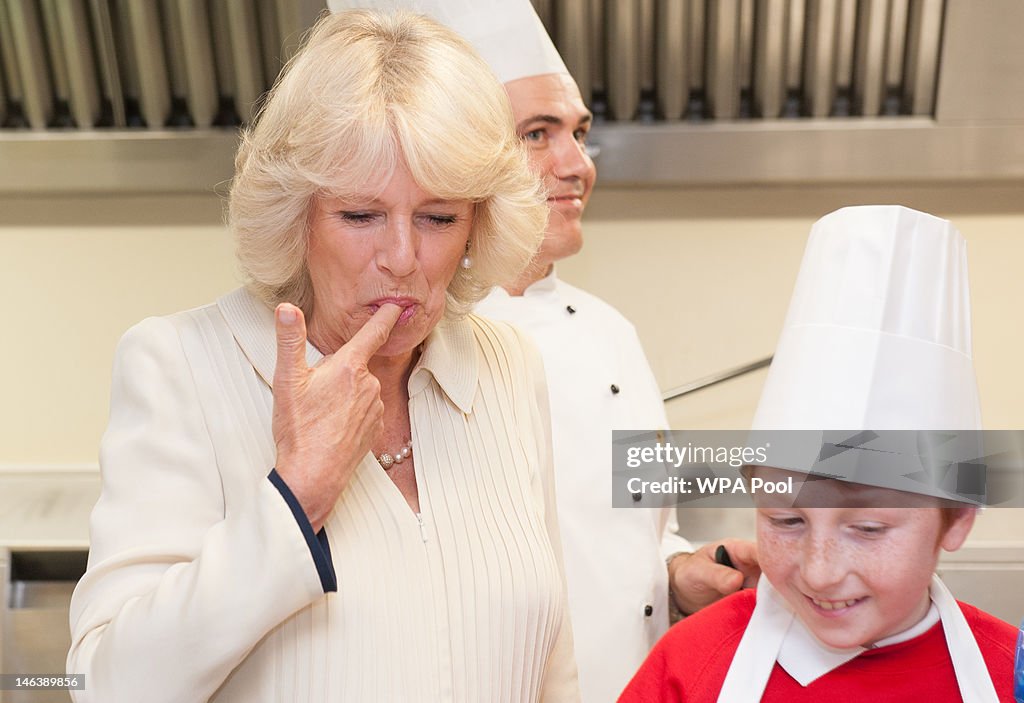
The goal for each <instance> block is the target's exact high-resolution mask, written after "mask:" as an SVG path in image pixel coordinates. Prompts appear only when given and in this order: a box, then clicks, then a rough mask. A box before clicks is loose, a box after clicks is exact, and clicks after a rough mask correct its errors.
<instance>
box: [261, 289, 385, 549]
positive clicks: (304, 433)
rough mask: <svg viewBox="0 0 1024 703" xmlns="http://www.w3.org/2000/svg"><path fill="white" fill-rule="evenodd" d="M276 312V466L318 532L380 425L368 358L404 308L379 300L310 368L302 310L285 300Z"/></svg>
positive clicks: (381, 408) (377, 390) (376, 390)
mask: <svg viewBox="0 0 1024 703" xmlns="http://www.w3.org/2000/svg"><path fill="white" fill-rule="evenodd" d="M274 314H275V318H276V322H277V366H276V367H275V369H274V421H273V432H274V444H275V445H276V446H277V464H276V468H277V473H278V474H279V475H280V476H281V479H282V480H284V482H285V483H286V484H287V485H288V488H289V489H291V491H292V493H294V494H295V497H296V498H297V499H298V501H299V504H300V505H301V506H302V509H303V511H304V512H305V513H306V517H307V518H309V522H310V523H311V524H312V525H313V530H314V531H319V529H320V527H321V526H322V525H323V523H324V520H326V519H327V515H328V514H329V513H330V511H331V509H332V508H333V507H334V504H335V502H337V500H338V496H340V495H341V492H342V491H343V490H344V488H345V486H347V485H348V482H349V480H350V479H351V477H352V474H353V472H354V471H355V469H356V467H357V466H358V465H359V462H360V461H362V459H363V457H364V456H366V452H368V451H370V447H371V445H372V444H373V442H374V440H376V438H377V437H378V436H380V434H381V431H382V430H383V424H384V404H383V403H382V402H381V399H380V383H379V382H378V381H377V378H376V377H375V376H374V375H373V374H371V373H370V370H369V368H368V367H367V364H368V362H369V361H370V358H371V357H372V356H373V355H374V354H376V353H377V350H378V349H380V348H381V346H383V345H384V343H385V342H386V341H387V340H388V335H390V334H391V329H392V328H393V327H394V326H395V323H397V322H398V317H399V316H400V315H401V314H402V308H400V307H399V306H397V305H392V304H390V303H388V304H384V305H381V306H380V308H379V309H378V310H377V312H375V313H374V314H373V317H371V318H370V319H369V320H367V322H366V324H365V325H363V326H362V327H361V328H360V329H359V331H358V332H356V333H355V334H354V335H353V336H352V339H350V340H349V341H348V342H347V343H346V344H345V345H344V346H342V347H341V348H340V349H338V351H337V352H335V353H334V354H331V355H330V356H327V357H324V359H323V360H322V361H321V362H320V363H319V364H317V365H316V366H315V367H313V368H309V367H308V366H307V365H306V322H305V319H304V318H303V316H302V311H301V310H299V308H297V307H295V306H294V305H290V304H288V303H281V304H280V305H278V306H277V310H276V311H275V313H274Z"/></svg>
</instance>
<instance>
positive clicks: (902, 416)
mask: <svg viewBox="0 0 1024 703" xmlns="http://www.w3.org/2000/svg"><path fill="white" fill-rule="evenodd" d="M753 429H754V430H755V431H760V430H819V431H821V430H842V431H877V430H917V431H922V430H932V431H957V432H959V433H961V434H965V433H964V431H969V432H967V433H966V434H968V435H971V433H972V432H973V431H976V430H980V429H981V413H980V407H979V401H978V390H977V384H976V381H975V375H974V366H973V361H972V357H971V313H970V294H969V291H968V280H967V245H966V242H965V241H964V239H963V237H962V236H961V235H960V233H959V232H958V231H957V230H956V229H955V228H954V227H953V225H952V224H951V223H949V222H947V221H946V220H942V219H940V218H938V217H934V216H932V215H928V214H925V213H922V212H917V211H915V210H911V209H909V208H905V207H900V206H865V207H848V208H843V209H841V210H837V211H836V212H833V213H831V214H829V215H826V216H825V217H823V218H822V219H820V220H819V221H818V222H817V223H815V225H814V226H813V228H812V229H811V235H810V238H809V240H808V242H807V249H806V251H805V253H804V258H803V262H802V264H801V266H800V273H799V275H798V276H797V281H796V287H795V289H794V291H793V297H792V299H791V301H790V304H789V311H788V313H787V315H786V321H785V325H784V327H783V331H782V335H781V337H780V339H779V344H778V347H777V349H776V352H775V358H774V360H773V361H772V365H771V368H770V370H769V372H768V378H767V380H766V381H765V386H764V390H763V391H762V395H761V401H760V403H759V405H758V408H757V412H756V414H755V416H754V423H753ZM908 434H909V433H908ZM975 434H976V433H975ZM835 436H836V435H832V437H835ZM863 439H864V438H863V437H861V438H860V439H858V440H857V441H855V442H853V443H854V444H856V443H857V442H860V441H862V440H863ZM972 441H973V440H972ZM917 442H918V444H920V442H921V440H920V438H918V439H917ZM919 453H920V452H919ZM974 456H975V457H977V456H980V454H974ZM820 457H821V453H820V452H819V458H820ZM846 458H849V457H844V459H846ZM882 458H884V457H882V456H881V455H879V454H878V453H876V454H875V455H873V456H871V455H862V456H861V458H860V460H859V461H860V464H861V465H860V467H859V468H856V469H854V470H853V472H854V473H856V474H857V475H844V473H845V472H844V471H840V472H839V475H837V477H839V478H844V479H845V480H850V481H856V482H858V483H867V484H870V485H880V486H885V487H890V488H897V489H899V490H909V491H913V492H917V493H926V494H932V495H945V496H946V497H955V495H950V494H951V493H952V494H955V493H957V491H956V490H955V487H954V489H950V488H949V486H947V487H946V488H947V490H945V491H934V490H931V489H924V488H922V486H921V485H920V484H919V483H915V482H916V481H918V479H919V478H920V477H916V478H915V477H911V478H910V479H907V480H904V479H906V477H905V476H902V475H900V476H893V477H887V476H886V475H885V474H884V469H885V466H886V462H885V461H880V459H882ZM774 465H776V466H778V464H774ZM836 465H838V464H836ZM879 467H881V473H879V471H880V468H879ZM780 468H796V469H801V468H805V467H799V466H792V467H787V466H780ZM896 473H898V474H903V473H905V472H903V471H897V472H896ZM953 478H954V479H955V477H953ZM969 492H970V493H972V494H975V493H974V491H969Z"/></svg>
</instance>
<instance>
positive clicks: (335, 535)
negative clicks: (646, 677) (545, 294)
mask: <svg viewBox="0 0 1024 703" xmlns="http://www.w3.org/2000/svg"><path fill="white" fill-rule="evenodd" d="M275 347H276V344H275V335H274V322H273V314H272V311H271V310H269V309H268V308H267V307H266V306H265V305H263V304H261V303H260V302H258V301H257V300H256V299H254V298H253V297H252V296H250V295H249V294H248V293H246V292H245V291H244V290H239V291H236V292H234V293H232V294H229V295H227V296H225V297H224V298H222V299H221V300H219V301H218V302H217V303H216V304H214V305H209V306H206V307H202V308H198V309H196V310H192V311H189V312H184V313H179V314H177V315H173V316H170V317H166V318H152V319H149V320H146V321H144V322H142V323H140V324H139V325H137V326H136V327H134V328H133V329H132V330H130V331H129V332H128V333H127V334H126V335H125V336H124V338H123V339H122V341H121V343H120V345H119V347H118V351H117V357H116V361H115V368H114V380H113V388H112V398H111V414H110V424H109V426H108V428H107V432H106V434H105V435H104V437H103V442H102V445H101V451H100V464H101V469H102V476H103V490H102V494H101V496H100V499H99V502H98V503H97V505H96V508H95V510H94V512H93V515H92V520H91V551H90V554H89V568H88V571H87V573H86V574H85V576H84V577H83V578H82V580H81V582H80V583H79V585H78V587H77V589H76V590H75V594H74V598H73V600H72V606H71V633H72V646H71V651H70V654H69V656H68V670H69V671H71V672H75V673H82V674H85V677H86V690H84V691H81V692H78V693H77V696H76V699H75V700H77V701H91V702H96V703H119V702H121V701H124V702H130V703H140V702H142V701H145V702H147V703H150V702H158V701H174V702H180V703H184V702H186V701H207V700H211V701H217V702H218V703H225V702H227V701H238V702H241V701H245V702H246V703H255V702H259V701H267V702H269V701H281V702H287V703H298V702H300V701H311V702H312V701H316V702H318V703H320V702H323V701H353V702H362V701H366V702H373V703H377V702H380V701H466V702H467V703H478V702H480V701H488V702H492V701H493V702H497V701H509V702H511V701H538V700H540V701H557V702H561V701H575V700H578V697H579V693H578V688H577V682H576V669H575V663H574V660H573V649H572V636H571V630H570V628H569V625H568V615H567V613H568V610H567V608H566V606H565V602H564V581H563V577H562V569H561V555H560V548H559V544H558V528H557V522H556V519H555V514H554V513H555V511H554V494H553V490H554V489H553V481H552V476H551V448H550V429H549V419H548V410H547V392H546V389H545V386H544V380H543V379H544V377H543V370H542V368H541V366H540V361H539V357H538V356H537V355H536V352H535V351H533V350H532V347H530V346H529V344H528V343H527V344H524V342H523V340H522V339H521V338H520V336H519V335H518V333H516V332H514V331H513V330H512V329H511V328H509V327H507V326H504V325H500V324H495V323H490V322H487V321H484V320H482V319H480V318H476V317H473V316H469V317H468V318H466V319H464V320H462V321H458V322H444V323H442V324H440V325H439V326H438V327H437V328H436V329H435V330H434V331H433V332H432V333H431V335H430V337H428V339H427V341H426V343H425V347H424V352H423V354H422V355H421V358H420V361H419V362H418V364H417V367H416V368H415V369H414V371H413V373H412V375H411V377H410V380H409V393H410V400H409V414H410V421H411V424H412V436H413V442H414V448H413V451H414V456H415V457H416V472H417V484H418V487H419V500H420V506H421V513H420V515H415V514H414V513H413V512H412V511H411V510H410V508H409V505H408V503H406V501H405V500H404V498H403V497H402V495H401V493H400V492H399V491H398V489H397V488H396V487H395V486H394V484H393V483H392V482H391V480H390V479H389V478H388V477H387V476H386V474H385V473H384V472H383V470H382V469H381V468H380V466H379V465H378V464H377V462H376V460H375V459H374V458H373V456H372V455H370V454H368V455H367V456H366V458H364V460H363V462H362V463H361V464H360V466H359V467H358V469H357V470H356V473H355V475H354V477H353V480H352V482H351V484H350V485H349V486H348V487H347V488H346V490H345V492H344V493H343V494H342V496H341V498H340V499H339V501H338V503H337V505H336V506H335V509H334V511H333V512H332V513H331V515H330V516H329V517H328V519H327V521H326V524H325V526H324V533H323V535H324V536H325V537H326V542H327V544H328V545H329V546H328V547H326V548H323V551H322V552H321V557H324V556H326V558H327V560H329V563H330V564H331V565H332V566H333V571H334V575H335V577H336V581H337V591H336V592H329V593H326V594H325V593H324V589H325V583H327V582H328V581H330V580H331V579H330V578H329V574H327V575H325V574H324V573H323V569H322V568H321V569H320V570H319V571H318V568H317V565H316V563H315V561H314V556H313V554H314V553H316V552H317V551H318V550H319V549H321V548H322V547H323V543H322V541H321V540H317V539H316V538H313V537H312V529H311V528H310V527H309V524H308V522H305V523H304V524H303V520H302V519H297V518H296V516H295V515H293V513H292V511H291V509H290V508H289V506H288V504H287V503H286V501H285V499H284V498H283V493H282V492H279V490H278V489H277V488H275V486H274V485H272V483H271V482H270V481H269V480H268V478H267V476H268V473H269V472H270V470H271V468H272V467H273V466H274V457H275V453H274V444H273V440H272V436H271V411H272V408H273V398H272V394H271V388H270V382H271V380H272V378H273V370H274V363H275ZM319 358H320V354H319V353H318V352H317V351H316V350H315V349H314V348H312V347H311V346H309V345H307V359H308V361H309V363H310V364H313V363H316V361H318V360H319ZM330 585H333V584H328V588H329V587H330Z"/></svg>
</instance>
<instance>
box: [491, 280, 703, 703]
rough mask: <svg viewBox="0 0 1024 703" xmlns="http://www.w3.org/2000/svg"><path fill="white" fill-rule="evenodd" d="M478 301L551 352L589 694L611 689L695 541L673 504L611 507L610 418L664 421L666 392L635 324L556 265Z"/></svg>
mask: <svg viewBox="0 0 1024 703" xmlns="http://www.w3.org/2000/svg"><path fill="white" fill-rule="evenodd" d="M475 312H477V313H478V314H480V315H484V316H487V317H492V318H495V319H499V320H505V321H508V322H511V323H512V324H514V325H516V326H518V327H520V328H521V329H522V330H523V331H525V332H526V333H527V334H529V335H530V337H532V339H533V341H534V343H535V344H536V345H537V347H538V348H539V349H540V352H541V356H542V358H543V360H544V367H545V375H546V376H547V381H548V392H549V394H550V403H551V424H552V430H553V432H552V434H553V440H552V443H553V447H554V457H555V485H556V489H557V496H556V504H557V508H558V518H559V523H560V531H561V535H562V548H563V551H564V559H565V572H566V579H567V580H568V589H569V610H570V614H571V618H572V626H573V633H574V640H575V645H576V660H577V665H578V667H579V678H580V690H581V693H582V700H583V703H604V702H606V701H614V700H615V699H616V698H617V697H618V695H619V693H621V691H622V689H623V688H624V687H625V686H626V684H627V683H628V682H629V680H630V678H631V677H632V676H633V674H634V673H635V672H636V670H637V669H638V668H639V667H640V664H641V663H642V662H643V660H644V658H645V657H646V655H647V652H648V651H649V650H650V648H651V647H652V646H653V645H654V643H655V642H656V641H657V639H658V638H659V637H660V636H661V635H662V634H664V632H665V631H666V630H667V628H668V575H667V574H668V572H667V569H666V567H665V558H666V557H667V556H668V555H670V554H672V553H674V552H678V551H688V550H689V549H690V545H689V543H687V542H686V540H684V539H683V538H681V537H680V536H679V535H678V534H676V532H677V529H678V525H677V522H676V519H675V511H674V509H672V508H651V509H629V508H613V507H612V488H611V486H612V459H611V441H612V434H611V433H612V430H613V429H621V430H651V429H663V428H667V427H668V419H667V418H666V416H665V408H664V404H663V402H662V400H661V393H660V392H659V390H658V386H657V384H656V383H655V380H654V375H653V374H652V372H651V368H650V366H649V364H648V363H647V358H646V357H645V356H644V353H643V349H642V348H641V346H640V340H639V338H638V337H637V334H636V329H635V328H634V327H633V325H632V324H631V323H630V322H629V321H628V320H626V318H624V317H623V316H622V315H621V314H620V313H619V312H618V311H617V310H615V309H614V308H613V307H611V306H610V305H608V304H607V303H605V302H604V301H602V300H600V299H599V298H597V297H595V296H593V295H591V294H589V293H587V292H585V291H582V290H580V289H579V288H576V287H574V286H571V285H569V284H568V283H565V282H564V281H561V280H559V279H558V277H557V276H556V275H555V272H554V271H552V272H551V273H550V274H549V275H548V276H546V277H545V278H543V279H541V280H540V281H537V282H536V283H534V284H533V285H531V286H530V287H529V288H527V289H526V291H525V292H524V294H523V295H522V296H510V295H509V294H508V293H507V292H506V291H504V290H502V289H500V288H499V289H495V290H493V291H492V292H491V293H490V295H489V296H488V297H487V298H485V299H484V300H483V301H482V302H481V303H480V304H479V305H478V306H477V308H476V310H475ZM648 499H649V498H643V500H648Z"/></svg>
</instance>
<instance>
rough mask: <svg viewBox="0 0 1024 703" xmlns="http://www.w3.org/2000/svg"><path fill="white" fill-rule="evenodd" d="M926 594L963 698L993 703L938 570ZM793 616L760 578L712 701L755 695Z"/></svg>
mask: <svg viewBox="0 0 1024 703" xmlns="http://www.w3.org/2000/svg"><path fill="white" fill-rule="evenodd" d="M929 595H930V596H931V600H932V603H933V604H934V605H935V607H936V609H937V610H938V612H939V619H940V620H941V621H942V629H943V631H944V633H945V636H946V646H947V647H948V648H949V656H950V658H951V659H952V660H953V670H954V672H955V673H956V680H957V684H958V686H959V687H960V695H961V696H962V697H963V699H964V703H999V698H998V697H997V696H996V690H995V686H993V684H992V678H991V676H989V673H988V667H986V666H985V660H984V658H982V656H981V650H980V649H979V648H978V643H977V641H976V640H975V639H974V633H973V632H971V628H970V626H969V625H968V624H967V619H966V618H965V617H964V614H963V612H962V611H961V610H960V606H959V605H957V602H956V599H955V598H953V594H952V593H950V592H949V589H948V588H946V585H945V584H944V583H942V581H941V580H940V579H939V577H938V576H934V575H933V576H932V584H931V588H930V589H929ZM794 617H795V616H794V615H793V612H792V611H791V610H790V609H789V607H788V605H787V604H786V601H785V599H784V598H783V597H782V595H781V594H780V593H779V592H778V591H776V590H775V588H773V587H772V585H771V584H770V583H769V582H768V579H767V578H762V579H760V580H759V582H758V584H757V605H756V606H755V607H754V612H753V614H752V615H751V616H750V622H749V623H748V624H747V629H746V631H745V632H744V633H743V638H742V639H741V640H740V644H739V647H738V648H737V649H736V655H735V656H734V657H733V660H732V664H731V665H730V666H729V671H728V673H727V674H726V675H725V682H724V683H723V684H722V690H721V692H720V693H719V694H718V703H750V701H759V700H761V696H762V694H763V693H764V689H765V686H767V685H768V679H769V677H770V676H771V673H772V669H773V668H774V666H775V662H776V660H777V659H778V656H779V651H780V650H781V649H782V643H783V641H784V640H785V639H786V633H787V632H788V631H789V629H790V625H791V624H792V623H793V620H794ZM854 656H856V654H853V655H852V656H849V655H848V656H846V657H845V658H846V659H847V660H848V659H852V658H853V657H854Z"/></svg>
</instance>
